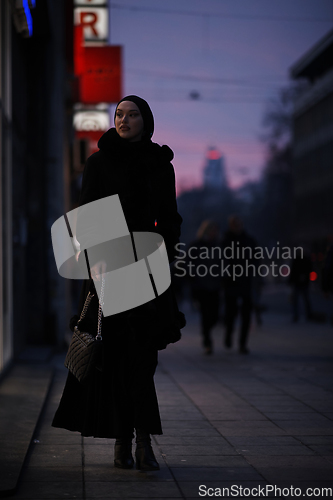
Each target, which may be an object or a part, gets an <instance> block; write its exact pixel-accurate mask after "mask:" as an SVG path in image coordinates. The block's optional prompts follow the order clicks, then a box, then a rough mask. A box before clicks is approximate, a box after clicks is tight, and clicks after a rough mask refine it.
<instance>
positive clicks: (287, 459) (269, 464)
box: [246, 455, 333, 473]
mask: <svg viewBox="0 0 333 500" xmlns="http://www.w3.org/2000/svg"><path fill="white" fill-rule="evenodd" d="M246 459H247V461H248V462H249V464H251V465H253V466H254V467H255V468H256V469H258V470H259V469H261V468H272V469H274V468H283V467H285V468H290V469H293V470H296V469H310V468H314V469H323V470H329V471H331V472H332V473H333V469H332V467H331V465H330V464H329V463H327V461H326V460H324V459H323V458H322V457H318V456H315V455H312V456H298V457H294V456H274V457H272V456H262V455H257V456H249V455H246Z"/></svg>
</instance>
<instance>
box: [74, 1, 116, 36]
mask: <svg viewBox="0 0 333 500" xmlns="http://www.w3.org/2000/svg"><path fill="white" fill-rule="evenodd" d="M74 24H75V25H76V26H78V25H81V26H82V28H83V36H84V42H85V43H90V44H91V43H94V42H95V43H96V42H97V43H98V44H99V45H101V44H106V43H107V41H108V38H109V11H108V9H107V8H106V7H77V8H75V9H74Z"/></svg>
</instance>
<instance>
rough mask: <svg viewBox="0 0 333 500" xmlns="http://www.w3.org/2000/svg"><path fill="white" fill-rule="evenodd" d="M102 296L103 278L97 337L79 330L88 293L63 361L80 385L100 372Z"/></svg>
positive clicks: (89, 299)
mask: <svg viewBox="0 0 333 500" xmlns="http://www.w3.org/2000/svg"><path fill="white" fill-rule="evenodd" d="M103 295H104V278H103V279H102V290H101V298H100V301H99V308H98V324H97V335H96V336H94V335H93V334H91V333H89V332H85V331H81V330H79V328H80V322H81V321H82V320H83V319H84V317H85V315H86V312H87V309H88V307H89V304H90V302H91V299H92V298H93V296H94V294H92V293H91V292H89V293H88V295H87V298H86V300H85V303H84V306H83V309H82V312H81V315H80V319H79V320H78V322H77V325H76V326H75V327H74V332H73V336H72V340H71V343H70V344H69V348H68V352H67V355H66V359H65V366H66V368H68V370H69V371H70V372H71V373H72V374H73V375H74V376H75V377H76V378H77V380H78V381H79V382H81V383H85V382H87V381H88V380H89V378H90V377H91V375H92V374H93V372H94V371H95V369H96V368H97V369H99V370H101V358H102V333H101V331H102V304H103Z"/></svg>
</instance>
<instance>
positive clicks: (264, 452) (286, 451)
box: [236, 445, 315, 457]
mask: <svg viewBox="0 0 333 500" xmlns="http://www.w3.org/2000/svg"><path fill="white" fill-rule="evenodd" d="M236 451H238V453H241V454H242V455H246V456H251V455H254V456H258V455H260V456H263V457H267V456H300V455H315V453H314V452H313V451H311V450H310V449H309V448H307V447H306V446H297V445H296V446H274V445H266V446H265V445H263V446H248V445H247V446H242V447H237V448H236Z"/></svg>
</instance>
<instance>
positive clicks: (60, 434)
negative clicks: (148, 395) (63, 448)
mask: <svg viewBox="0 0 333 500" xmlns="http://www.w3.org/2000/svg"><path fill="white" fill-rule="evenodd" d="M35 439H37V440H38V441H39V444H40V445H44V444H47V445H49V444H64V443H66V444H78V445H80V444H81V435H80V434H79V433H78V432H70V431H67V430H66V429H57V428H55V427H51V426H49V425H45V424H42V427H41V428H40V429H39V431H38V432H37V433H36V435H35Z"/></svg>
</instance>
